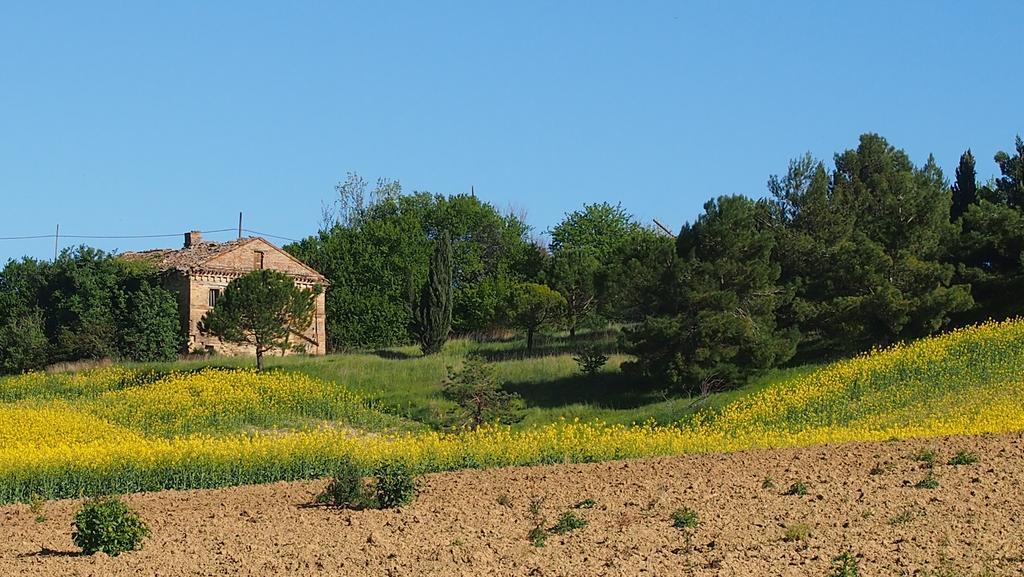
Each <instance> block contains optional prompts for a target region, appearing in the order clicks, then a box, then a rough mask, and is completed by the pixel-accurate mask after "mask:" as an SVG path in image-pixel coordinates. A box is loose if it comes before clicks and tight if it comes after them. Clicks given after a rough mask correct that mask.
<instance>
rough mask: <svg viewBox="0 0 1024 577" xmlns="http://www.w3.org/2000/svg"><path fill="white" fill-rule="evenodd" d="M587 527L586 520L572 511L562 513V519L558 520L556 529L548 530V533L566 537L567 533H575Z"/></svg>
mask: <svg viewBox="0 0 1024 577" xmlns="http://www.w3.org/2000/svg"><path fill="white" fill-rule="evenodd" d="M586 526H587V520H586V519H584V518H583V517H580V516H579V515H577V514H576V513H573V512H572V511H566V512H565V513H562V516H561V517H559V518H558V522H557V523H555V525H554V527H551V528H550V529H548V531H550V532H551V533H554V534H555V535H564V534H565V533H568V532H570V531H575V530H576V529H582V528H584V527H586Z"/></svg>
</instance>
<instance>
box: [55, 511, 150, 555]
mask: <svg viewBox="0 0 1024 577" xmlns="http://www.w3.org/2000/svg"><path fill="white" fill-rule="evenodd" d="M72 526H73V527H74V529H75V531H74V533H73V534H72V539H73V540H74V542H75V545H77V546H79V547H81V548H82V551H84V552H85V553H86V554H87V555H92V554H93V553H97V552H100V551H102V552H104V553H106V554H107V555H110V556H112V557H114V556H117V555H120V554H121V553H124V552H126V551H134V550H136V549H140V548H141V547H142V540H143V539H145V538H146V537H147V536H148V535H149V529H148V528H147V527H146V524H145V523H143V522H142V519H141V518H139V515H138V513H136V512H135V511H133V510H132V509H131V508H130V507H128V505H127V504H126V503H125V502H124V501H122V500H121V499H118V498H117V497H98V498H94V499H90V500H88V501H86V502H85V504H84V505H82V508H81V510H79V511H78V513H77V514H76V515H75V520H74V523H72Z"/></svg>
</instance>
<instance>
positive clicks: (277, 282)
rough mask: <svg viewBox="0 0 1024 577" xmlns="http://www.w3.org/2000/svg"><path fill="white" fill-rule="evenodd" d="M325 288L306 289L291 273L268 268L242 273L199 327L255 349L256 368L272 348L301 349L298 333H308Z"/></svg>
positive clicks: (228, 340)
mask: <svg viewBox="0 0 1024 577" xmlns="http://www.w3.org/2000/svg"><path fill="white" fill-rule="evenodd" d="M320 291H321V288H320V287H315V288H313V289H304V288H301V287H299V286H297V285H296V284H295V281H293V280H292V279H291V277H289V276H288V275H286V274H284V273H282V272H278V271H275V270H270V269H260V270H254V271H252V272H250V273H248V274H245V275H243V276H240V277H238V278H236V279H234V280H232V281H231V282H230V283H228V286H227V287H225V289H224V294H223V295H221V297H220V298H219V299H217V304H216V305H215V306H214V307H213V308H212V309H210V310H209V311H208V312H207V313H206V314H205V315H203V318H202V320H201V321H200V323H199V329H200V330H201V331H202V332H204V333H207V334H212V335H214V336H216V337H219V338H220V339H221V340H223V341H225V342H228V343H234V344H238V345H248V346H251V347H253V348H254V349H255V353H256V367H257V369H259V370H262V369H263V355H264V354H265V353H266V352H267V351H271V350H275V349H276V350H280V351H282V352H283V351H287V350H299V349H300V348H302V347H303V344H302V343H301V342H297V341H296V337H297V336H299V338H300V339H301V335H302V334H304V333H305V332H306V331H307V330H308V329H309V326H310V324H311V323H312V322H313V315H314V314H315V313H316V297H317V295H318V294H319V293H320Z"/></svg>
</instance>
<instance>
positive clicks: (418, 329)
mask: <svg viewBox="0 0 1024 577" xmlns="http://www.w3.org/2000/svg"><path fill="white" fill-rule="evenodd" d="M435 243H436V246H435V248H434V254H433V255H432V256H431V257H430V271H429V273H428V275H427V283H426V284H425V285H423V290H422V291H421V292H420V299H419V304H418V306H416V307H415V311H414V317H415V325H414V327H413V331H414V332H415V334H416V336H417V338H418V340H419V343H420V348H421V349H422V350H423V354H424V355H432V354H434V353H438V352H440V351H441V349H442V348H443V347H444V344H445V343H446V342H448V335H449V334H450V333H451V330H452V237H451V235H450V234H448V232H447V231H445V232H442V233H441V235H440V237H438V239H437V240H436V241H435Z"/></svg>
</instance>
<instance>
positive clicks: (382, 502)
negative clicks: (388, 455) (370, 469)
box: [374, 461, 416, 509]
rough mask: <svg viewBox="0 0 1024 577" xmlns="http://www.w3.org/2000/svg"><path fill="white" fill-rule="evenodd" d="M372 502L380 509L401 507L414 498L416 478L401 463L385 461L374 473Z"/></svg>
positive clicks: (406, 466)
mask: <svg viewBox="0 0 1024 577" xmlns="http://www.w3.org/2000/svg"><path fill="white" fill-rule="evenodd" d="M374 476H375V477H376V483H375V485H374V500H375V501H376V502H377V506H378V507H380V508H381V509H392V508H394V507H401V506H402V505H407V504H409V503H411V502H412V500H413V498H414V497H415V496H416V478H415V477H414V476H413V474H412V471H411V470H410V469H409V466H408V465H406V464H405V463H403V462H401V461H387V462H385V463H384V464H383V465H381V466H380V467H378V468H377V470H376V472H375V473H374Z"/></svg>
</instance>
